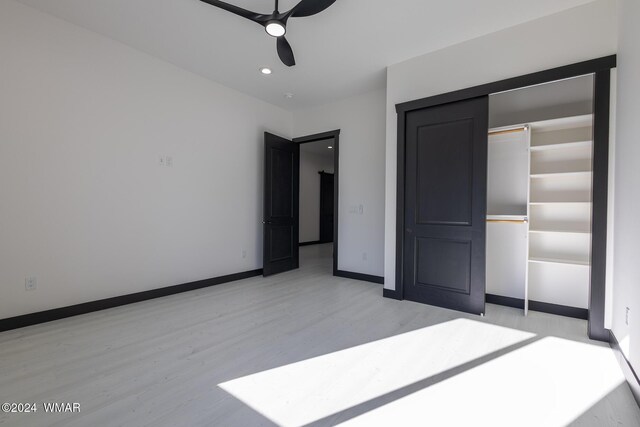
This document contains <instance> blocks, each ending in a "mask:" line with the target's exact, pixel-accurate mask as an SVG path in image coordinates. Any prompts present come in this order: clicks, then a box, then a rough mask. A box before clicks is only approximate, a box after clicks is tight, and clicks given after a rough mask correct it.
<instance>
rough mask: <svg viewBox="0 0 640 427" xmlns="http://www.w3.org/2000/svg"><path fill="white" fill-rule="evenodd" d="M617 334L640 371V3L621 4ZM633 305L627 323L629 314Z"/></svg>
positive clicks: (626, 0) (625, 1) (615, 290)
mask: <svg viewBox="0 0 640 427" xmlns="http://www.w3.org/2000/svg"><path fill="white" fill-rule="evenodd" d="M619 17H620V18H619V19H620V21H619V22H620V23H619V50H618V72H617V86H618V92H617V107H616V116H617V127H616V147H615V158H616V169H615V231H614V271H613V274H614V287H613V325H612V326H613V333H614V334H615V336H616V338H617V339H618V341H619V342H620V344H621V347H622V350H623V352H624V353H625V355H626V357H627V359H629V361H630V362H631V364H632V365H633V367H634V368H635V370H636V371H638V369H640V325H639V324H638V322H640V263H639V262H638V253H639V251H638V239H639V238H640V222H639V221H638V213H639V212H640V198H638V189H639V188H640V168H638V161H639V160H640V137H639V135H640V134H639V133H638V126H637V122H638V117H640V101H639V100H640V81H639V80H638V75H639V74H640V49H639V48H638V40H640V27H638V22H637V20H638V17H640V2H638V1H637V0H621V1H620V2H619ZM627 307H629V309H630V313H629V324H628V325H627V324H626V319H625V317H626V316H625V314H626V313H625V312H626V308H627Z"/></svg>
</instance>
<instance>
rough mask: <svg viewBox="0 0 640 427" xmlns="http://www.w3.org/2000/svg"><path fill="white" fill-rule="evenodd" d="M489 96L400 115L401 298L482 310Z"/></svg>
mask: <svg viewBox="0 0 640 427" xmlns="http://www.w3.org/2000/svg"><path fill="white" fill-rule="evenodd" d="M488 110H489V106H488V97H481V98H476V99H472V100H466V101H461V102H455V103H451V104H445V105H442V106H436V107H430V108H426V109H423V110H416V111H412V112H409V113H407V115H406V145H405V146H406V163H405V174H406V175H405V209H404V215H405V218H404V223H405V236H404V237H405V238H404V242H405V243H404V245H405V246H404V254H405V255H404V266H403V268H404V270H403V280H404V283H403V289H404V298H406V299H408V300H412V301H417V302H421V303H425V304H431V305H436V306H440V307H445V308H451V309H454V310H460V311H466V312H469V313H476V314H480V313H484V302H485V230H486V228H485V218H486V216H485V215H486V204H487V202H486V199H487V139H488V137H487V134H488Z"/></svg>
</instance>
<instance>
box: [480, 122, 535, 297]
mask: <svg viewBox="0 0 640 427" xmlns="http://www.w3.org/2000/svg"><path fill="white" fill-rule="evenodd" d="M530 136H531V133H530V129H529V126H525V125H520V126H515V127H502V128H496V129H491V130H490V131H489V150H488V180H487V293H488V294H491V295H497V296H502V297H508V298H515V299H518V300H524V301H526V300H527V289H526V286H527V257H528V254H527V252H528V243H527V236H528V216H529V212H528V207H529V165H530V159H529V144H530ZM525 310H526V306H525Z"/></svg>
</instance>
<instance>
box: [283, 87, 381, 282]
mask: <svg viewBox="0 0 640 427" xmlns="http://www.w3.org/2000/svg"><path fill="white" fill-rule="evenodd" d="M293 117H294V133H295V135H296V136H303V135H309V134H315V133H321V132H326V131H329V130H335V129H340V130H341V132H342V133H341V134H340V164H339V170H338V173H339V195H338V197H339V201H338V212H339V214H338V218H339V221H338V239H339V240H338V246H339V250H338V268H339V269H340V270H346V271H351V272H356V273H364V274H372V275H376V276H382V275H383V274H384V273H383V271H384V270H383V264H384V141H385V130H384V129H385V92H384V90H377V91H373V92H369V93H366V94H364V95H360V96H357V97H353V98H349V99H346V100H343V101H340V102H337V103H333V104H328V105H324V106H321V107H315V108H310V109H306V110H301V111H297V112H295V113H294V116H293ZM360 205H362V206H363V212H362V214H360V213H359V210H358V207H359V206H360ZM354 210H355V212H354ZM364 254H366V259H364V258H365V256H364Z"/></svg>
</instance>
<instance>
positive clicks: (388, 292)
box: [382, 289, 402, 301]
mask: <svg viewBox="0 0 640 427" xmlns="http://www.w3.org/2000/svg"><path fill="white" fill-rule="evenodd" d="M382 296H383V297H384V298H391V299H395V300H398V301H402V295H400V292H398V291H396V290H395V289H383V290H382Z"/></svg>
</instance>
